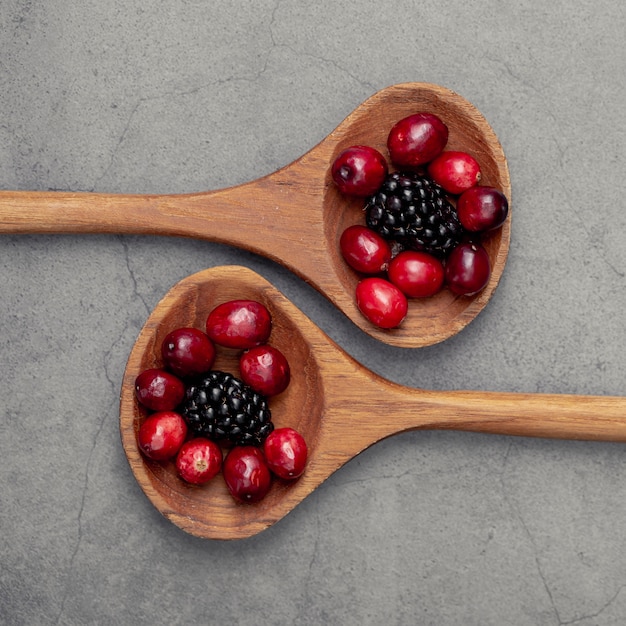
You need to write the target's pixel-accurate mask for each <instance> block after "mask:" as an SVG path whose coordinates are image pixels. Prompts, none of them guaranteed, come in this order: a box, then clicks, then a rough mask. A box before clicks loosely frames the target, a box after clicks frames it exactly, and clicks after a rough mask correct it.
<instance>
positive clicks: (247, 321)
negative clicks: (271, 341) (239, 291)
mask: <svg viewBox="0 0 626 626" xmlns="http://www.w3.org/2000/svg"><path fill="white" fill-rule="evenodd" d="M271 331H272V318H271V315H270V312H269V311H268V310H267V308H266V307H265V306H264V305H263V304H261V303H260V302H257V301H255V300H230V301H228V302H224V303H223V304H220V305H218V306H217V307H215V308H214V309H213V310H212V311H211V312H210V313H209V316H208V318H207V322H206V332H207V335H208V336H209V338H210V339H211V340H212V341H214V342H215V343H217V344H218V345H220V346H224V347H226V348H235V349H240V350H245V349H246V348H252V347H253V346H258V345H261V344H262V343H266V342H267V340H268V338H269V336H270V333H271Z"/></svg>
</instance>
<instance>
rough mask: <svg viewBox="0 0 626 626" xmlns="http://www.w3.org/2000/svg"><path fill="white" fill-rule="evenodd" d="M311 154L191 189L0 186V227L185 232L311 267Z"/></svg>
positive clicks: (319, 238) (314, 198)
mask: <svg viewBox="0 0 626 626" xmlns="http://www.w3.org/2000/svg"><path fill="white" fill-rule="evenodd" d="M319 158H320V157H316V156H314V155H305V156H303V157H302V158H300V159H299V160H298V161H296V162H294V163H292V164H291V165H290V166H288V167H285V168H283V169H281V170H278V171H277V172H274V173H273V174H270V175H268V176H266V177H263V178H260V179H258V180H255V181H252V182H249V183H246V184H243V185H240V186H237V187H230V188H226V189H221V190H217V191H209V192H202V193H195V194H178V195H176V194H172V195H140V194H135V195H133V194H130V195H128V194H109V193H91V192H57V191H50V192H31V191H0V233H22V234H25V233H55V234H62V233H113V234H139V235H164V236H180V237H193V238H199V239H205V240H209V241H214V242H218V243H225V244H229V245H233V246H235V247H239V248H242V249H245V250H249V251H251V252H255V253H257V254H260V255H262V256H265V257H268V258H271V259H272V260H275V261H277V262H280V263H281V264H283V265H285V266H287V267H288V268H289V269H291V270H293V271H295V272H296V273H297V274H300V275H303V274H305V275H306V274H307V273H308V271H309V268H316V267H317V272H318V273H319V272H320V270H319V265H320V264H322V268H323V269H324V268H326V267H327V266H329V261H328V253H327V251H326V249H325V244H324V242H325V237H324V225H323V223H322V222H323V210H322V209H321V203H322V201H323V191H324V181H323V180H319V178H320V177H319V176H317V175H312V174H310V173H309V172H310V170H311V169H312V170H313V171H314V172H319V163H317V160H318V159H319ZM322 158H325V157H322ZM302 241H306V244H307V245H306V246H305V248H306V250H305V249H303V246H302V245H301V242H302ZM315 273H316V272H315V271H313V272H312V275H314V274H315Z"/></svg>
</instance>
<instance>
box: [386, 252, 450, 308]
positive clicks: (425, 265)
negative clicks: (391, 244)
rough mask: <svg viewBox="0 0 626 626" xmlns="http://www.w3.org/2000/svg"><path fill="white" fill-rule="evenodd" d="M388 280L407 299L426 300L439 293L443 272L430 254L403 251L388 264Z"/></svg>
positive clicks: (436, 259)
mask: <svg viewBox="0 0 626 626" xmlns="http://www.w3.org/2000/svg"><path fill="white" fill-rule="evenodd" d="M387 275H388V276H389V280H390V281H391V282H392V283H393V284H394V285H395V286H396V287H398V289H400V291H402V293H404V294H405V295H406V296H407V297H409V298H428V297H429V296H434V295H435V294H436V293H438V292H439V291H441V289H442V288H443V284H444V278H445V271H444V268H443V263H442V262H441V261H440V260H439V259H438V258H437V257H434V256H433V255H432V254H428V253H426V252H419V251H413V250H404V251H403V252H400V253H399V254H398V255H396V256H395V257H394V258H393V260H392V261H391V263H390V264H389V270H388V272H387Z"/></svg>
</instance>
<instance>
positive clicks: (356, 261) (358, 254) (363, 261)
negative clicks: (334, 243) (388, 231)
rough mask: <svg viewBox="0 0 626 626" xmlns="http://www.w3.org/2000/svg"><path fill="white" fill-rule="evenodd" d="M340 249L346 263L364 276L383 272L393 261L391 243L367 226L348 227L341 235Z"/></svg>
mask: <svg viewBox="0 0 626 626" xmlns="http://www.w3.org/2000/svg"><path fill="white" fill-rule="evenodd" d="M339 247H340V249H341V254H342V256H343V258H344V259H345V261H346V263H347V264H348V265H349V266H350V267H351V268H352V269H354V270H356V271H357V272H361V273H363V274H378V273H380V272H383V271H385V270H386V269H387V265H388V263H389V261H390V260H391V246H390V245H389V242H388V241H387V240H386V239H383V237H381V236H380V235H379V234H378V233H377V232H376V231H374V230H372V229H371V228H367V226H361V225H358V224H355V225H353V226H348V228H346V229H345V230H344V231H343V233H341V237H340V239H339Z"/></svg>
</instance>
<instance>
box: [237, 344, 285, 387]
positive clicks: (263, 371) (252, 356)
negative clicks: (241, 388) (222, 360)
mask: <svg viewBox="0 0 626 626" xmlns="http://www.w3.org/2000/svg"><path fill="white" fill-rule="evenodd" d="M239 372H240V373H241V379H242V380H243V382H244V383H246V384H247V385H250V387H252V389H254V390H255V391H258V392H259V393H262V394H263V395H264V396H275V395H277V394H279V393H281V392H283V391H284V390H285V389H287V386H288V385H289V380H290V370H289V363H288V362H287V359H286V357H285V355H284V354H283V353H282V352H281V351H280V350H278V349H277V348H274V347H273V346H269V345H263V346H256V347H254V348H250V350H247V351H246V352H244V353H243V354H242V355H241V356H240V357H239Z"/></svg>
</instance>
